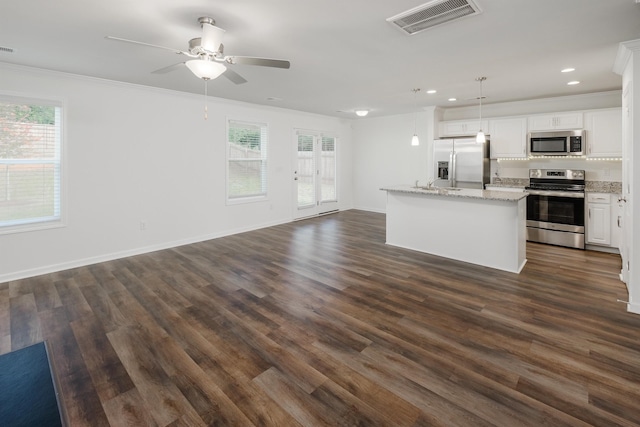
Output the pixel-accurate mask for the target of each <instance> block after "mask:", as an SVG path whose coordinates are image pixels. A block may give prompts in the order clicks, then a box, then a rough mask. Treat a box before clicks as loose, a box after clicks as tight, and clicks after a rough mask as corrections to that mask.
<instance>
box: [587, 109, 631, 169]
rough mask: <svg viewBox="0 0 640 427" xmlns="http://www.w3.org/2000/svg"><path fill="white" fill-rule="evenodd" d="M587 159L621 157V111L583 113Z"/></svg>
mask: <svg viewBox="0 0 640 427" xmlns="http://www.w3.org/2000/svg"><path fill="white" fill-rule="evenodd" d="M585 122H586V123H585V124H586V130H587V157H622V109H621V108H613V109H609V110H602V111H590V112H587V113H585Z"/></svg>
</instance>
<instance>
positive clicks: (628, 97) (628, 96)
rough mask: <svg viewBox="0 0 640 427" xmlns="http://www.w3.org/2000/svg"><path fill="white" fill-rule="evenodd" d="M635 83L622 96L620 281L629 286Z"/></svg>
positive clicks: (630, 84) (631, 249)
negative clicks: (633, 89) (633, 87)
mask: <svg viewBox="0 0 640 427" xmlns="http://www.w3.org/2000/svg"><path fill="white" fill-rule="evenodd" d="M632 85H633V82H629V83H628V84H627V87H626V88H625V90H624V92H623V94H622V131H623V136H622V144H623V145H622V197H621V199H620V201H619V202H618V203H620V206H621V208H622V229H621V230H620V237H621V239H620V256H621V258H622V270H621V272H620V279H621V280H622V281H623V282H625V283H626V284H627V287H628V286H629V272H630V270H631V259H632V258H631V256H632V252H633V242H631V241H630V237H631V236H633V221H632V220H631V213H632V211H633V206H632V198H631V194H632V192H631V190H632V186H633V168H632V167H631V162H632V161H633V156H634V153H633V120H632V111H633V105H632V103H633V97H632V93H633V91H632Z"/></svg>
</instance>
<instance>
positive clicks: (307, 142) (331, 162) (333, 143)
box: [293, 130, 338, 220]
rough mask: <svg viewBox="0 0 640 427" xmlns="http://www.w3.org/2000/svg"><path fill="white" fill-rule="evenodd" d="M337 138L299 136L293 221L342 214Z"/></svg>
mask: <svg viewBox="0 0 640 427" xmlns="http://www.w3.org/2000/svg"><path fill="white" fill-rule="evenodd" d="M337 143H338V141H337V138H336V137H335V136H332V135H327V134H324V133H321V132H314V131H306V130H297V131H296V133H295V141H294V147H295V164H294V169H293V170H294V172H293V174H294V177H293V183H294V184H293V185H294V194H295V200H296V204H295V210H294V213H293V219H294V220H295V219H302V218H308V217H311V216H316V215H322V214H325V213H329V212H332V211H337V210H338V186H337V178H336V175H337V174H336V171H337V164H338V159H337Z"/></svg>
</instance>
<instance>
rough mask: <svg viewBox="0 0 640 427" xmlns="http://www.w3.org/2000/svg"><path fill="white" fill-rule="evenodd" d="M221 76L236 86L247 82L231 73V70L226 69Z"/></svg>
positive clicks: (238, 75) (236, 74)
mask: <svg viewBox="0 0 640 427" xmlns="http://www.w3.org/2000/svg"><path fill="white" fill-rule="evenodd" d="M222 75H223V76H225V77H226V78H228V79H229V80H231V81H232V82H233V83H235V84H237V85H241V84H243V83H246V82H247V80H246V79H245V78H244V77H242V76H241V75H240V74H238V73H236V72H235V71H233V70H232V69H231V68H227V71H225V72H224V73H222Z"/></svg>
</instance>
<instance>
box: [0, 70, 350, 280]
mask: <svg viewBox="0 0 640 427" xmlns="http://www.w3.org/2000/svg"><path fill="white" fill-rule="evenodd" d="M0 74H1V75H2V78H1V79H0V92H3V93H9V94H21V95H25V96H34V97H50V98H62V99H63V100H64V102H65V104H66V109H65V113H66V121H65V122H64V126H65V131H66V132H65V140H64V154H65V159H64V173H65V184H66V185H65V189H64V190H65V192H64V194H65V198H64V200H65V203H64V207H63V208H64V214H65V217H66V226H65V227H61V228H54V229H48V230H41V231H31V232H22V233H15V234H5V235H0V283H1V282H4V281H7V280H12V279H16V278H21V277H27V276H33V275H36V274H41V273H46V272H51V271H57V270H62V269H65V268H70V267H75V266H79V265H85V264H90V263H93V262H99V261H103V260H107V259H114V258H118V257H122V256H127V255H131V254H136V253H142V252H146V251H150V250H155V249H160V248H166V247H171V246H175V245H179V244H184V243H189V242H194V241H199V240H206V239H209V238H214V237H218V236H222V235H227V234H232V233H236V232H240V231H245V230H250V229H255V228H260V227H265V226H269V225H273V224H278V223H284V222H288V221H291V220H292V218H293V209H294V208H293V207H294V195H293V187H292V182H293V181H292V177H293V164H294V163H293V160H294V152H295V151H294V145H293V144H294V143H293V141H294V139H293V130H294V128H303V129H311V130H320V131H329V132H332V133H334V134H336V135H337V136H338V137H339V145H338V147H339V148H338V150H339V152H338V155H339V190H338V198H339V208H340V209H349V208H351V207H352V204H353V198H352V175H351V164H352V136H351V133H352V130H351V121H350V120H342V119H337V118H332V117H324V116H319V115H312V114H307V113H301V112H296V111H291V110H284V109H279V108H273V107H265V106H257V105H251V104H246V103H239V102H233V101H227V100H222V99H216V98H211V97H210V98H209V101H208V104H209V105H208V109H209V118H208V120H206V121H205V120H204V117H203V109H204V104H203V96H202V95H199V96H198V95H194V94H186V93H179V92H172V91H167V90H159V89H154V88H149V87H143V86H135V85H129V84H122V83H117V82H112V81H105V80H99V79H92V78H85V77H79V76H73V75H68V74H62V73H56V72H50V71H44V70H37V69H31V68H25V67H17V66H13V65H9V64H0ZM227 118H237V119H243V120H256V121H260V122H265V123H267V124H268V125H269V158H268V162H269V177H268V179H269V191H268V200H266V201H262V202H256V203H250V204H241V205H231V206H227V205H226V203H225V175H226V172H225V130H226V120H227ZM141 221H145V222H146V230H144V231H142V230H141V229H140V222H141Z"/></svg>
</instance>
